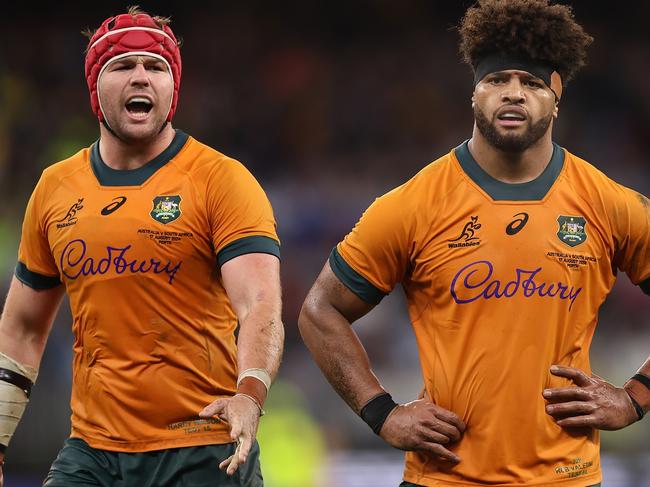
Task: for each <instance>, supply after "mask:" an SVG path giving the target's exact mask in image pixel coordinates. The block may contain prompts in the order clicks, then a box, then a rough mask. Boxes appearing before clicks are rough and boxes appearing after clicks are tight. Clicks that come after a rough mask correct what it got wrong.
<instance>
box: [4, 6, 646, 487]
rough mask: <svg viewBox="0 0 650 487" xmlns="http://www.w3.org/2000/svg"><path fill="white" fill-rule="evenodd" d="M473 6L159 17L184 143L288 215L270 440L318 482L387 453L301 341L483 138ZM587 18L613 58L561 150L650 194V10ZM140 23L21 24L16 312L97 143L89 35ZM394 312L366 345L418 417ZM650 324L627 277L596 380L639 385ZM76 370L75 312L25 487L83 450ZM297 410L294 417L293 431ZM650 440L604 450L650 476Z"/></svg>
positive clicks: (36, 406) (11, 65)
mask: <svg viewBox="0 0 650 487" xmlns="http://www.w3.org/2000/svg"><path fill="white" fill-rule="evenodd" d="M469 4H471V2H467V1H451V0H449V1H445V2H434V1H430V0H428V1H427V0H409V1H403V2H396V1H390V0H376V1H370V0H359V1H355V2H340V1H332V2H310V1H306V2H277V3H275V2H273V3H268V2H262V1H261V0H260V1H244V2H197V5H194V4H192V5H190V4H189V3H187V4H182V3H180V4H179V3H172V2H166V1H158V2H141V6H142V7H143V8H144V9H145V10H147V11H149V12H151V13H156V14H160V15H170V16H171V17H172V20H173V21H172V28H173V29H174V31H175V33H176V34H177V35H180V37H182V38H183V48H182V54H183V75H182V83H181V92H180V101H179V109H178V111H177V115H176V118H175V120H174V125H175V126H176V127H178V128H181V129H182V130H184V131H186V132H188V133H189V134H191V135H193V136H194V137H196V138H197V139H199V140H200V141H202V142H204V143H207V144H209V145H211V146H213V147H215V148H217V149H218V150H220V151H222V152H224V153H226V154H228V155H230V156H232V157H234V158H236V159H239V160H241V161H242V162H243V163H244V164H246V166H247V167H248V168H249V169H250V170H251V171H252V172H253V174H254V175H255V176H256V177H257V178H258V180H259V181H260V182H261V184H262V186H263V187H264V188H265V190H266V191H267V194H268V195H269V198H270V199H271V202H272V204H273V206H274V209H275V214H276V218H277V221H278V231H279V235H280V238H281V240H282V253H283V267H282V274H283V276H282V277H283V289H284V297H285V308H284V320H285V325H286V330H287V342H286V352H285V359H284V363H283V366H282V369H281V373H280V378H279V381H280V384H279V387H278V388H277V392H274V393H273V394H272V397H271V400H272V405H271V406H270V407H271V408H273V407H275V408H277V411H278V414H277V415H276V416H275V417H276V420H275V421H276V423H273V420H271V418H272V417H273V415H272V414H269V416H268V419H269V423H268V426H267V428H268V430H269V431H265V430H264V427H265V426H263V427H262V437H261V440H260V441H262V442H264V440H265V438H269V437H275V435H280V434H281V432H280V433H278V432H277V431H276V430H273V428H279V429H280V430H281V431H284V432H285V434H288V433H287V430H289V432H291V431H297V432H299V433H297V434H299V435H305V436H302V438H303V440H304V439H305V438H307V439H308V441H307V440H305V441H306V443H308V445H306V443H305V441H303V442H302V445H301V443H300V442H296V440H295V439H294V442H293V443H291V441H290V439H288V440H287V442H288V443H287V446H286V448H287V449H288V451H294V450H292V448H293V449H296V448H297V449H298V450H296V451H302V452H303V453H304V452H305V451H307V450H309V449H310V450H309V451H310V452H311V453H310V454H311V455H312V456H313V457H314V458H315V460H314V462H313V463H314V465H316V466H317V464H318V460H317V459H318V457H319V455H324V453H323V452H326V451H339V450H342V451H345V450H352V449H379V448H388V447H386V446H382V443H381V442H380V441H379V440H378V439H377V438H376V437H374V435H373V434H372V432H370V431H369V429H368V428H367V427H366V426H365V425H364V424H363V423H362V422H361V421H360V420H358V419H357V418H356V417H355V416H354V415H353V414H352V413H351V412H350V411H348V409H347V407H346V406H345V405H344V404H343V402H342V401H341V400H340V399H339V398H338V397H337V396H336V395H335V393H334V392H333V390H332V389H331V388H330V387H329V385H328V384H327V383H326V382H325V380H324V379H323V378H322V376H321V375H320V373H319V372H318V371H317V369H316V367H315V366H314V365H313V363H312V361H311V359H310V358H309V356H308V354H307V351H306V349H305V347H304V346H303V345H302V342H301V340H300V337H299V334H298V331H297V324H296V321H297V316H298V312H299V310H300V306H301V304H302V301H303V299H304V297H305V295H306V293H307V291H308V288H309V286H310V285H311V283H312V282H313V281H314V279H315V277H316V276H317V274H318V272H319V270H320V268H321V266H322V265H323V263H324V261H325V259H326V257H327V255H328V254H329V251H330V250H331V248H332V247H333V246H334V245H335V244H336V243H337V242H338V241H339V240H340V239H341V238H342V237H343V236H344V235H345V233H346V232H347V231H348V230H349V229H350V228H351V227H352V225H353V224H354V222H355V221H356V220H357V219H358V217H359V216H360V214H361V212H362V211H363V209H365V208H366V207H367V206H368V205H369V204H370V203H371V202H372V200H373V199H374V198H375V197H377V196H379V195H380V194H382V193H384V192H385V191H387V190H388V189H390V188H392V187H394V186H396V185H398V184H401V183H402V182H403V181H405V180H406V179H408V178H409V177H411V176H412V175H413V174H415V172H417V171H418V170H419V169H420V168H421V167H423V166H424V165H426V164H427V163H429V162H431V161H432V160H434V159H437V158H438V157H439V156H441V155H443V154H444V153H446V152H448V151H449V150H450V149H451V148H453V147H455V146H457V145H459V144H460V143H461V142H462V141H463V140H465V139H467V138H469V136H470V134H471V128H472V113H471V108H470V97H471V91H472V76H471V73H470V70H469V68H468V67H467V66H465V65H463V64H462V63H461V62H460V57H459V55H458V48H457V43H458V37H457V33H456V31H455V30H454V26H455V25H456V24H457V22H458V20H459V19H460V17H461V16H462V14H463V12H464V9H465V8H466V7H467V6H468V5H469ZM572 4H573V5H574V9H575V13H576V17H577V18H578V20H579V21H581V23H583V25H584V26H585V28H586V30H587V31H588V32H589V33H590V34H592V35H593V36H594V37H595V39H596V40H595V43H594V44H593V46H592V48H591V49H590V60H589V65H588V66H587V67H586V68H585V69H584V71H583V72H581V73H580V74H579V75H578V78H577V79H576V80H575V81H574V82H573V83H571V84H570V85H569V86H568V88H567V89H566V90H565V92H564V95H563V99H562V102H561V104H560V117H559V120H558V121H557V122H556V126H555V141H556V142H557V143H559V144H560V145H562V146H564V147H567V148H568V149H569V150H570V151H572V152H573V153H574V154H577V155H578V156H580V157H583V158H585V159H587V160H588V161H590V162H592V163H593V164H595V165H596V166H598V167H599V168H601V169H602V170H604V171H605V172H606V173H607V174H608V175H609V176H610V177H612V178H613V179H615V180H617V181H619V182H621V183H622V184H625V185H626V186H629V187H632V188H634V189H636V190H637V191H640V192H642V193H644V194H646V195H650V157H649V156H648V154H650V137H649V135H650V130H649V128H650V90H648V88H647V84H648V80H649V79H650V62H649V60H650V38H649V37H648V32H647V26H646V25H644V24H645V19H648V18H650V3H648V2H634V6H629V7H626V8H625V9H622V8H621V9H616V11H614V12H612V11H611V10H612V9H611V6H610V5H608V4H604V5H603V6H600V4H597V3H596V2H590V1H586V0H584V1H576V2H572ZM125 7H126V5H118V6H117V7H116V6H115V3H114V2H113V3H112V4H110V3H108V2H106V3H105V4H104V5H101V4H99V5H98V4H97V2H93V4H92V6H90V4H78V5H76V4H74V3H73V4H66V5H65V6H64V5H57V7H56V8H55V7H54V6H52V5H50V6H43V7H39V10H38V11H36V12H35V11H28V10H27V9H26V7H22V8H21V7H17V6H15V5H14V6H5V7H3V9H6V10H5V11H4V12H3V14H2V16H0V37H1V39H2V42H1V43H0V194H2V199H1V204H0V294H2V296H4V295H5V293H6V289H7V287H8V284H9V280H10V278H11V274H12V271H13V266H14V265H15V261H16V250H17V246H18V241H19V238H20V224H21V221H22V213H23V210H24V207H25V204H26V201H27V199H28V198H29V194H30V192H31V190H32V189H33V186H34V184H35V183H36V181H37V179H38V177H39V175H40V173H41V171H42V170H43V169H44V168H45V167H47V166H48V165H50V164H52V163H53V162H56V161H58V160H61V159H63V158H66V157H68V156H70V155H72V154H74V153H75V152H76V151H78V150H79V149H80V148H82V147H85V146H88V145H90V144H91V143H92V142H93V141H94V140H96V138H97V137H98V128H97V122H96V119H95V118H94V117H93V115H92V113H91V111H90V106H89V101H88V92H87V88H86V84H85V79H84V77H83V52H84V49H85V47H86V42H87V41H86V39H85V38H84V37H83V36H82V35H81V34H80V31H81V30H82V29H83V28H85V27H96V26H98V25H99V23H100V22H101V21H102V20H103V19H104V18H106V17H107V16H108V15H110V14H114V13H121V10H122V9H124V8H125ZM116 8H117V9H119V10H115V9H116ZM41 9H42V10H41ZM394 294H395V295H394V296H391V297H389V298H388V299H386V300H384V302H383V303H382V305H381V306H379V307H378V308H376V309H375V310H374V311H373V312H372V313H371V314H370V315H368V316H367V317H366V318H364V319H363V320H362V322H361V323H359V325H358V326H357V328H358V330H359V333H360V335H361V337H362V340H363V341H364V343H365V344H366V345H367V347H368V350H369V354H370V356H371V360H372V362H373V364H374V365H375V367H376V371H377V373H378V375H379V376H380V378H381V379H382V381H383V382H384V383H385V385H386V386H387V388H389V389H390V390H391V391H392V392H393V395H394V396H395V397H396V398H397V399H399V400H401V401H406V400H410V399H412V398H414V397H415V395H416V394H417V392H418V390H419V389H420V386H421V376H420V372H419V363H418V358H417V354H416V351H415V341H414V338H413V335H412V332H411V330H410V328H409V323H408V318H407V316H406V310H405V307H404V303H403V299H402V297H401V296H400V293H399V291H398V292H396V293H394ZM649 306H650V303H649V302H648V300H647V297H645V296H644V295H643V294H642V293H641V291H640V290H639V289H637V288H635V287H634V286H632V285H631V284H630V283H629V281H628V280H627V277H625V276H621V279H619V282H618V283H617V285H616V288H615V291H614V293H613V295H612V296H611V298H610V299H609V301H608V302H607V303H606V304H605V306H604V308H603V310H602V313H601V322H600V325H599V328H598V330H597V337H596V339H595V341H594V348H593V354H592V365H593V367H594V371H595V372H596V373H598V374H599V375H602V376H604V377H606V378H608V379H610V380H612V381H614V382H617V383H618V384H619V385H620V384H622V382H623V381H624V380H625V379H626V378H627V377H629V376H630V375H631V374H632V373H634V371H635V370H636V368H637V367H638V366H639V365H640V364H641V363H642V362H643V360H644V359H645V358H646V357H647V356H648V354H650V317H649V316H650V313H648V309H649ZM70 359H71V336H70V319H69V314H68V311H67V310H64V311H62V313H61V314H60V316H59V317H58V319H57V321H56V323H55V326H54V330H53V332H52V336H51V338H50V341H49V344H48V349H47V352H46V356H45V358H44V363H43V366H42V369H41V376H40V379H39V384H38V386H37V387H36V388H35V392H34V394H33V399H32V404H31V405H30V407H29V410H28V412H27V414H26V417H25V419H24V420H23V423H22V424H21V426H20V428H19V430H18V434H17V437H16V439H15V441H14V444H12V448H11V450H10V455H11V457H10V458H11V459H12V463H13V468H14V469H15V471H20V470H23V471H28V472H32V473H33V472H36V473H42V472H45V471H46V469H47V466H48V465H49V463H50V462H51V461H52V459H53V457H54V455H55V454H56V451H57V450H58V449H59V448H60V445H61V442H62V441H63V438H64V437H65V436H66V435H67V434H68V432H69V419H68V417H69V409H68V394H69V387H70ZM282 411H284V412H285V413H287V414H286V416H285V417H286V418H289V420H287V421H286V422H285V423H282V422H281V421H280V420H281V419H282V417H283V416H282V414H281V412H282ZM291 418H294V419H293V420H292V419H291ZM296 418H299V420H298V419H296ZM266 419H267V418H265V420H266ZM263 422H264V421H263ZM296 422H299V424H300V428H298V427H297V426H296ZM647 423H650V421H647ZM283 424H284V426H283V427H282V428H280V426H281V425H283ZM292 428H293V429H292ZM300 432H302V433H300ZM305 432H307V433H305ZM649 432H650V429H649V428H648V424H640V425H636V426H634V427H633V428H630V430H629V431H624V432H619V433H613V434H608V435H605V441H604V448H605V450H606V451H611V452H614V453H615V454H616V453H619V454H622V455H626V454H630V455H632V454H634V455H636V456H638V455H645V458H648V455H650V441H649V440H648V438H649V437H650V436H649V435H648V433H649ZM265 435H266V436H265ZM34 438H38V440H37V441H35V439H34ZM263 447H264V445H263ZM301 448H302V450H300V449H301ZM305 449H307V450H305ZM639 452H641V453H639ZM263 455H264V453H263ZM269 455H271V453H269ZM635 458H636V457H635ZM263 459H264V456H263ZM314 468H317V467H314ZM279 485H280V484H279ZM287 485H288V484H287ZM297 485H300V484H297ZM302 485H305V486H306V485H307V484H302Z"/></svg>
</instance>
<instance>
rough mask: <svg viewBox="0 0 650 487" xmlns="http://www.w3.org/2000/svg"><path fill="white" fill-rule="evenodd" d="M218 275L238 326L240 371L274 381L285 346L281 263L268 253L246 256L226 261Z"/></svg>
mask: <svg viewBox="0 0 650 487" xmlns="http://www.w3.org/2000/svg"><path fill="white" fill-rule="evenodd" d="M221 275H222V277H223V283H224V287H225V289H226V292H227V293H228V298H229V299H230V302H231V303H232V306H233V308H234V309H235V313H237V318H238V319H239V323H240V330H239V338H238V339H237V362H238V366H239V370H240V371H243V370H246V369H250V368H261V369H265V370H266V371H267V372H268V373H269V374H270V375H271V378H274V377H275V376H276V374H277V373H278V368H279V367H280V360H281V359H282V347H283V344H284V327H283V325H282V316H281V314H282V291H281V288H280V261H279V260H278V258H277V257H274V256H272V255H268V254H245V255H241V256H239V257H236V258H234V259H232V260H229V261H228V262H226V263H225V264H224V265H223V266H222V267H221Z"/></svg>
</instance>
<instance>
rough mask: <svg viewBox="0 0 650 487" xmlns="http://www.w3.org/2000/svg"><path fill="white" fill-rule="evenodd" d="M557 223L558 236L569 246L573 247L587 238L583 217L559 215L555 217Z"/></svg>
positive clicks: (585, 223) (585, 222)
mask: <svg viewBox="0 0 650 487" xmlns="http://www.w3.org/2000/svg"><path fill="white" fill-rule="evenodd" d="M557 224H558V225H559V226H560V229H559V230H558V232H557V236H558V238H559V239H560V240H561V241H562V242H563V243H565V244H567V245H568V246H569V247H575V246H576V245H580V244H581V243H584V241H585V240H587V230H586V227H587V220H586V219H585V217H583V216H564V215H560V216H558V217H557Z"/></svg>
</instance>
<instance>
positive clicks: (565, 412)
mask: <svg viewBox="0 0 650 487" xmlns="http://www.w3.org/2000/svg"><path fill="white" fill-rule="evenodd" d="M551 373H552V374H553V375H556V376H558V377H565V378H567V379H570V380H572V381H573V383H574V384H575V386H572V387H559V388H554V389H544V392H543V394H542V395H543V396H544V399H546V400H547V401H548V404H547V405H546V412H547V413H548V414H549V415H551V416H553V418H554V419H555V422H556V423H557V424H558V425H560V426H562V427H563V428H585V427H587V428H598V429H601V430H618V429H621V428H625V427H626V426H628V425H630V424H632V423H634V422H635V421H637V419H638V416H637V413H636V410H635V409H634V405H633V404H632V400H631V399H630V396H628V394H627V392H625V390H624V389H623V388H621V387H616V386H614V385H612V384H610V383H609V382H607V381H606V380H604V379H602V378H600V377H598V376H597V375H592V376H591V377H589V376H588V375H587V374H585V373H584V372H583V371H582V370H580V369H575V368H573V367H563V366H561V365H553V366H551ZM576 386H577V387H576Z"/></svg>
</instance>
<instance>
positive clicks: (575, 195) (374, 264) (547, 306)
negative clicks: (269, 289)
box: [299, 0, 650, 487]
mask: <svg viewBox="0 0 650 487" xmlns="http://www.w3.org/2000/svg"><path fill="white" fill-rule="evenodd" d="M459 30H460V34H461V39H462V41H461V51H462V53H463V56H464V59H465V61H466V62H467V63H468V64H469V65H470V66H471V68H472V70H473V73H474V91H473V95H472V107H473V111H474V119H475V123H474V128H473V132H472V136H471V138H470V139H469V140H468V141H465V142H463V143H461V144H460V145H459V146H458V147H456V148H454V149H452V150H451V151H450V152H449V153H448V154H446V155H444V156H442V157H441V158H440V159H438V160H436V161H434V162H433V163H431V164H429V165H428V166H426V167H425V168H424V169H422V170H421V171H420V172H419V173H418V174H416V175H415V176H414V177H413V178H411V179H410V180H408V181H407V182H406V183H404V184H403V185H401V186H399V187H397V188H395V189H394V190H392V191H390V192H388V193H386V194H385V195H383V196H381V197H380V198H378V199H377V200H375V202H374V203H373V204H372V205H371V206H370V207H369V208H368V209H367V211H366V212H365V213H364V214H363V216H362V217H361V219H360V220H359V222H358V223H357V225H356V226H355V227H354V229H353V230H352V231H351V232H350V233H349V234H348V235H347V236H346V237H345V239H344V240H343V241H342V242H340V243H339V244H338V245H337V246H336V247H335V248H334V249H333V250H332V252H331V254H330V256H329V260H328V262H326V264H325V266H324V267H323V270H322V272H321V274H320V276H319V277H318V279H317V280H316V283H315V284H314V286H313V287H312V289H311V291H310V293H309V295H308V297H307V299H306V301H305V303H304V305H303V308H302V311H301V315H300V319H299V325H300V331H301V334H302V337H303V339H304V341H305V343H306V344H307V346H308V347H309V349H310V351H311V353H312V355H313V357H314V359H315V360H316V362H317V363H318V365H319V366H320V368H321V370H322V371H323V373H324V374H325V376H326V377H327V379H328V380H329V382H330V383H331V384H332V386H333V387H334V389H335V390H336V391H337V392H338V393H339V395H340V396H341V397H342V398H343V399H344V400H345V401H346V402H347V404H348V405H349V406H350V407H351V408H352V409H353V410H354V411H355V412H356V413H357V414H359V415H360V416H361V418H362V419H363V420H364V421H365V422H366V423H368V425H369V426H370V427H371V428H372V429H373V431H374V432H375V433H377V434H378V435H380V436H381V438H383V439H384V440H385V441H386V442H387V443H388V444H389V445H391V446H393V447H396V448H399V449H402V450H406V451H407V453H406V465H405V470H404V477H403V478H404V482H403V484H402V485H403V486H413V485H419V486H430V487H433V486H436V487H438V486H449V487H452V486H455V487H458V486H461V485H463V486H465V485H466V486H474V485H499V486H528V485H530V486H533V485H534V486H551V485H553V486H562V487H574V486H575V487H585V486H596V485H599V483H600V482H601V468H600V459H599V430H601V429H605V430H616V429H620V428H624V427H626V426H628V425H630V424H632V423H634V422H636V421H638V420H640V419H641V418H642V417H643V415H644V414H645V412H646V411H647V410H648V409H649V408H650V360H647V361H646V362H645V363H644V364H643V365H642V366H641V368H640V369H639V370H638V372H637V373H636V374H635V373H634V372H631V374H630V375H631V378H630V380H629V381H628V382H627V383H626V384H624V386H623V387H617V386H614V385H612V384H610V383H609V382H607V381H606V380H604V379H602V378H600V377H598V376H595V375H593V374H592V373H591V369H590V363H589V347H590V343H591V339H592V336H593V334H594V330H595V327H596V322H597V315H598V309H599V307H600V306H601V304H602V303H603V301H604V300H605V298H606V296H607V295H608V293H609V292H610V290H611V289H612V286H613V284H614V281H615V279H616V274H617V271H623V272H625V273H626V274H627V275H628V277H629V278H630V279H631V281H632V282H633V283H634V284H636V285H638V286H640V287H641V289H642V290H643V291H644V292H645V293H646V294H650V201H649V200H648V199H647V198H646V197H644V196H642V195H641V194H639V193H636V192H635V191H632V190H630V189H628V188H625V187H623V186H621V185H619V184H617V183H616V182H614V181H612V180H611V179H609V178H608V177H607V176H606V175H604V174H603V173H602V172H601V171H599V170H598V169H597V168H596V167H594V166H592V165H591V164H589V163H588V162H586V161H584V160H582V159H580V158H579V157H578V156H576V155H574V154H572V153H570V152H569V151H567V150H566V149H564V148H563V147H560V146H559V145H557V144H556V143H554V142H553V134H552V130H553V124H554V122H555V120H556V119H557V117H558V114H559V109H560V106H561V100H562V95H563V93H562V92H563V88H564V86H566V84H567V82H569V81H570V80H571V79H572V78H573V77H574V76H575V74H576V73H577V71H578V70H579V68H581V67H582V66H583V65H584V64H585V59H586V49H587V47H588V45H589V44H590V43H591V41H592V38H591V37H590V36H589V35H588V34H587V33H585V31H584V30H583V28H582V27H581V26H580V25H579V24H577V23H576V21H575V19H574V17H573V14H572V11H571V9H570V8H569V7H568V6H565V5H554V4H550V3H549V1H548V0H508V1H504V0H501V1H500V0H480V1H479V2H478V3H476V4H475V5H474V6H472V7H470V8H469V9H468V10H467V11H466V13H465V16H464V18H463V20H462V22H461V25H460V28H459ZM397 284H401V285H402V287H403V289H404V292H405V294H406V298H407V302H408V312H409V317H410V321H411V323H412V327H413V330H414V332H415V336H416V339H417V344H418V348H419V355H420V362H421V369H422V375H423V378H424V387H423V389H422V391H421V394H420V396H419V398H418V399H416V400H414V401H412V402H409V403H407V404H396V403H395V402H394V401H393V399H392V398H391V396H390V394H389V393H388V392H387V391H386V390H385V389H384V388H383V387H382V385H381V384H380V382H379V380H378V379H377V377H376V376H375V375H374V373H373V371H372V368H371V365H370V363H369V359H368V357H367V355H366V352H365V350H364V348H363V345H362V344H361V343H360V341H359V339H358V337H357V335H356V334H355V332H354V331H353V329H352V328H351V327H350V324H351V323H352V322H354V321H355V320H357V319H358V318H360V317H361V316H363V315H365V314H366V313H368V312H369V311H370V310H371V309H372V308H373V307H374V306H375V305H377V304H379V302H380V301H381V300H382V298H383V297H384V296H385V295H387V294H388V293H390V292H391V291H392V290H393V289H394V287H395V286H396V285H397Z"/></svg>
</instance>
